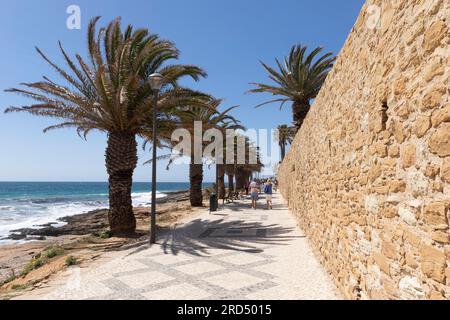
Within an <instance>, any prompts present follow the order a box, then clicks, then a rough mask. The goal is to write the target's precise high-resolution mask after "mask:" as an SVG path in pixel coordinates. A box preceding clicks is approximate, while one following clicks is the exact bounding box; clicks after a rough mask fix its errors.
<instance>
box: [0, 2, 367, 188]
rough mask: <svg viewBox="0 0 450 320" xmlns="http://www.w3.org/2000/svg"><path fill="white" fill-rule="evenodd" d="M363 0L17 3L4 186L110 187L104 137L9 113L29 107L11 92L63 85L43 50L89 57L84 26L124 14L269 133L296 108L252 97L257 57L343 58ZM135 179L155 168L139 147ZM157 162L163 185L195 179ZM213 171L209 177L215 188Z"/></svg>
mask: <svg viewBox="0 0 450 320" xmlns="http://www.w3.org/2000/svg"><path fill="white" fill-rule="evenodd" d="M363 3H364V1H363V0H338V1H336V0H245V1H244V0H220V1H219V0H191V1H185V0H172V1H167V0H151V1H148V0H147V1H143V0H142V1H138V0H128V1H123V0H121V1H116V0H95V1H87V0H70V1H65V0H64V1H62V0H40V1H33V0H28V1H25V0H15V1H8V5H6V4H3V7H2V10H0V36H1V37H0V38H1V39H2V43H3V45H2V50H0V89H1V90H2V91H1V92H0V111H1V113H0V150H2V154H1V155H0V181H106V180H107V175H106V171H105V168H104V150H105V146H106V138H105V135H104V134H101V133H94V134H91V135H90V136H89V137H88V141H87V142H85V141H84V140H82V139H80V138H79V137H78V136H77V134H76V133H75V132H74V131H73V130H70V129H66V130H58V131H52V132H49V133H47V134H43V133H42V129H43V128H44V127H46V126H48V125H50V124H52V123H54V121H52V120H49V119H43V118H37V117H32V116H30V115H27V114H12V115H11V114H9V115H5V114H3V110H4V108H6V107H8V106H10V105H21V104H27V102H28V101H27V100H25V99H24V98H21V97H19V96H16V95H12V94H9V93H4V92H3V89H6V88H9V87H13V86H17V84H18V83H20V82H33V81H37V80H40V79H41V77H42V76H43V75H47V76H50V77H51V78H52V79H57V77H56V75H55V74H54V73H53V72H52V70H50V68H49V67H48V65H46V63H45V62H44V61H42V59H41V58H40V57H39V56H38V55H37V54H36V53H35V51H34V46H38V47H39V48H41V49H42V50H43V51H44V52H45V53H47V55H48V56H49V57H51V58H52V59H53V60H54V61H56V62H62V60H61V56H60V54H59V51H58V46H57V44H58V40H61V41H62V43H63V45H64V47H65V48H66V50H67V51H68V52H70V53H72V54H74V53H80V54H82V55H83V56H85V54H86V25H87V23H88V21H89V20H90V18H91V17H93V16H96V15H100V16H102V19H101V22H100V23H101V24H106V23H108V22H109V21H110V20H111V19H113V18H115V17H117V16H121V17H122V21H123V24H124V25H125V24H128V23H131V24H133V25H134V26H136V27H145V28H148V29H150V30H151V31H152V32H155V33H158V34H159V35H160V36H161V37H163V38H167V39H170V40H172V41H174V42H175V43H176V45H177V47H178V48H179V49H180V50H181V59H180V62H181V63H189V64H196V65H199V66H201V67H203V68H204V69H205V70H206V71H207V72H208V75H209V76H208V78H207V79H204V80H202V81H201V82H199V83H193V82H191V81H188V82H186V83H185V84H186V85H190V86H192V87H194V88H196V89H200V90H202V91H205V92H208V93H211V94H213V95H215V96H216V97H219V98H223V99H225V104H224V106H225V107H226V106H232V105H240V108H239V109H238V110H236V111H235V112H234V115H235V116H236V117H238V118H239V119H240V120H241V121H242V123H243V124H244V125H245V126H246V127H248V128H256V129H259V128H267V129H271V128H274V127H276V126H277V125H278V124H283V123H290V122H291V113H290V109H289V107H286V108H285V109H284V110H283V111H279V109H278V106H277V105H269V106H266V107H263V108H260V109H255V108H254V106H255V105H257V104H259V103H261V102H263V101H264V99H265V98H267V96H264V95H249V94H245V91H247V90H248V89H250V88H251V86H250V85H249V83H250V82H267V80H266V79H267V76H266V74H265V72H264V70H263V69H262V67H261V65H260V64H259V60H262V61H264V62H266V63H269V64H273V62H274V58H275V57H282V56H284V55H286V54H287V53H288V52H289V49H290V47H291V46H292V45H293V44H296V43H302V44H305V45H308V46H309V47H310V48H313V47H316V46H323V47H325V50H327V51H332V52H334V53H338V52H339V50H340V49H341V47H342V45H343V44H344V42H345V40H346V38H347V35H348V33H349V32H350V30H351V28H352V26H353V24H354V22H355V20H356V18H357V16H358V14H359V11H360V10H361V7H362V5H363ZM73 4H74V5H78V6H79V7H80V8H81V19H82V29H81V30H69V29H67V28H66V20H67V18H68V16H69V15H68V14H67V13H66V9H67V7H68V6H69V5H73ZM139 157H140V163H139V165H138V168H137V169H136V172H135V180H136V181H149V180H150V167H149V166H143V165H142V162H143V161H144V160H147V159H148V158H149V154H148V153H146V152H143V151H141V150H140V152H139ZM165 165H166V162H163V163H161V164H160V165H159V170H158V175H159V177H158V180H159V181H174V182H175V181H187V179H188V174H187V172H188V171H187V167H186V166H175V167H172V169H171V170H170V171H166V170H165ZM213 176H214V171H213V170H206V172H205V180H207V181H213V179H214V178H213Z"/></svg>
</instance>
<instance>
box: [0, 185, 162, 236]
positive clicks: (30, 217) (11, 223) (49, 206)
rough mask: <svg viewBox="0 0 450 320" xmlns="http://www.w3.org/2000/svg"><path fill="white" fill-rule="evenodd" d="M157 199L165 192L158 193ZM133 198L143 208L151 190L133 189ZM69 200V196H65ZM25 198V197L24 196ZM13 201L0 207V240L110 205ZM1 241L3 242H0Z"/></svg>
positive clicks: (88, 201)
mask: <svg viewBox="0 0 450 320" xmlns="http://www.w3.org/2000/svg"><path fill="white" fill-rule="evenodd" d="M156 196H157V198H162V197H165V196H166V194H164V193H161V192H157V195H156ZM131 197H132V201H133V206H134V207H144V206H147V205H150V203H151V192H133V193H132V195H131ZM67 199H70V198H67ZM23 200H25V199H23ZM34 200H35V199H28V201H20V202H17V201H14V202H13V203H8V205H2V206H0V221H1V223H0V239H1V238H3V237H6V236H8V235H9V233H10V232H11V231H12V230H18V229H23V228H39V227H40V226H42V225H45V224H48V223H56V225H54V226H55V227H58V226H62V225H64V223H63V222H60V221H58V219H60V218H63V217H67V216H73V215H77V214H82V213H87V212H89V211H93V210H98V209H106V208H108V206H109V202H108V199H107V198H106V199H83V200H81V199H76V200H75V199H70V200H67V201H65V202H59V203H55V202H44V201H40V202H36V201H34ZM0 243H1V244H4V242H3V241H0Z"/></svg>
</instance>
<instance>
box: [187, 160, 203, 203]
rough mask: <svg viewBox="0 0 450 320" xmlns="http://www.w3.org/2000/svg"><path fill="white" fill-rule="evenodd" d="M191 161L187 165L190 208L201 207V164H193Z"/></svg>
mask: <svg viewBox="0 0 450 320" xmlns="http://www.w3.org/2000/svg"><path fill="white" fill-rule="evenodd" d="M192 159H193V158H192ZM193 161H194V160H192V162H191V164H190V165H189V181H190V190H189V199H190V201H191V206H193V207H201V206H203V191H202V184H203V164H195V163H193Z"/></svg>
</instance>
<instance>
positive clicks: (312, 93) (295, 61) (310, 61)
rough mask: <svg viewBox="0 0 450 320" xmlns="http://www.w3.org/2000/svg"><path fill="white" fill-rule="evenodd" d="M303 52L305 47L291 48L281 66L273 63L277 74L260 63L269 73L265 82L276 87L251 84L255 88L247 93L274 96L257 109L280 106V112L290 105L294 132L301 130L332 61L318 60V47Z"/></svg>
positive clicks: (327, 58) (328, 57) (325, 57)
mask: <svg viewBox="0 0 450 320" xmlns="http://www.w3.org/2000/svg"><path fill="white" fill-rule="evenodd" d="M307 50H308V48H307V47H306V46H301V45H295V46H293V47H292V49H291V52H290V54H289V56H288V57H285V58H284V64H282V63H281V62H280V61H279V60H278V59H275V61H276V63H277V67H278V71H277V70H275V69H273V68H271V67H270V66H268V65H267V64H265V63H264V62H261V64H262V65H263V67H264V69H266V71H267V72H268V73H269V79H271V80H272V81H274V82H275V83H276V84H275V85H267V84H262V83H252V85H254V86H255V87H256V88H254V89H252V90H249V92H250V93H261V92H267V93H271V94H273V95H274V96H278V98H276V99H272V100H270V101H267V102H264V103H262V104H260V105H258V106H257V107H260V106H263V105H266V104H270V103H274V102H280V103H281V105H280V108H282V107H283V105H284V104H285V103H286V102H288V101H291V102H292V103H293V104H292V112H293V120H294V125H295V126H296V128H297V129H299V128H300V127H301V125H302V123H303V120H304V119H305V117H306V115H307V113H308V111H309V108H310V101H311V99H314V98H316V96H317V94H318V93H319V91H320V89H321V87H322V85H323V83H324V82H325V79H326V77H327V75H328V72H329V71H330V69H331V68H332V67H333V63H334V61H335V59H336V58H335V57H333V54H332V53H331V52H329V53H326V54H324V55H322V56H321V57H318V55H319V54H320V53H321V52H322V50H323V48H321V47H318V48H316V49H314V50H313V51H312V52H310V53H309V54H307Z"/></svg>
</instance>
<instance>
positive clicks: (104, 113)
mask: <svg viewBox="0 0 450 320" xmlns="http://www.w3.org/2000/svg"><path fill="white" fill-rule="evenodd" d="M98 20H99V17H96V18H94V19H92V20H91V22H90V23H89V26H88V35H87V38H88V52H89V55H88V56H89V57H88V58H89V59H88V60H85V59H83V58H82V57H81V56H80V55H76V62H75V61H74V60H73V59H72V58H70V57H69V55H68V54H67V53H66V51H65V50H64V49H63V47H62V45H61V44H60V45H59V46H60V49H61V53H62V55H63V57H64V60H65V62H66V64H67V66H68V69H69V71H65V70H64V69H63V68H62V67H60V66H58V65H56V64H55V63H54V62H52V61H51V60H50V59H49V58H47V56H46V55H45V54H44V53H43V52H42V51H41V50H39V49H37V51H38V53H39V54H40V56H41V57H42V58H43V59H44V60H45V61H46V62H48V63H49V64H50V66H51V67H52V68H53V69H54V70H55V71H56V72H57V73H58V74H59V76H61V77H62V79H63V80H64V82H65V84H58V83H56V82H54V81H52V80H50V79H49V78H47V77H44V79H43V80H42V81H40V82H34V83H24V84H23V86H24V87H25V89H23V88H12V89H9V90H6V91H8V92H13V93H17V94H21V95H24V96H26V97H28V98H31V99H33V100H35V101H37V102H38V103H37V104H33V105H30V106H23V107H10V108H8V109H7V110H6V112H7V113H8V112H27V113H30V114H32V115H37V116H46V117H52V118H55V119H58V120H60V121H62V122H60V123H58V124H56V125H53V126H50V127H48V128H46V129H45V130H44V131H48V130H51V129H56V128H65V127H74V128H76V130H77V132H78V134H80V135H83V137H84V138H86V135H87V134H88V133H89V132H90V131H91V130H100V131H102V132H106V133H107V134H108V143H107V149H106V156H105V158H106V169H107V172H108V174H109V204H110V210H109V215H108V217H109V223H110V227H111V230H112V231H113V233H115V234H120V233H130V232H133V231H134V230H135V226H136V221H135V218H134V215H133V210H132V203H131V185H132V176H133V172H134V169H135V168H136V164H137V143H136V135H138V134H144V133H147V135H148V131H149V129H148V128H151V126H152V109H153V108H152V102H153V94H154V93H153V91H152V89H151V87H150V84H149V82H148V81H147V79H148V76H149V75H150V74H152V73H155V72H159V73H160V74H161V75H162V76H163V77H164V79H165V83H164V86H163V88H162V92H161V94H160V96H159V100H158V105H157V110H158V115H160V114H161V115H163V114H167V116H169V117H170V113H171V112H172V110H173V109H174V108H176V107H177V106H179V105H189V104H190V103H192V104H195V103H196V101H197V100H198V99H199V97H200V98H202V97H203V96H204V95H203V94H201V93H198V92H194V91H191V90H188V89H185V88H180V87H178V86H177V82H178V80H179V79H180V78H181V77H184V76H190V77H191V78H193V79H194V80H198V79H199V78H200V77H204V76H206V73H205V72H204V71H203V70H201V69H200V68H199V67H196V66H191V65H167V64H166V63H167V62H168V61H169V60H173V59H177V58H178V55H179V52H178V50H177V48H176V47H175V46H174V44H173V43H171V42H170V41H167V40H163V39H160V38H159V37H158V36H157V35H155V34H151V33H149V31H148V30H146V29H138V30H133V28H132V26H128V27H127V28H125V30H123V31H122V30H121V25H120V19H116V20H114V21H112V22H111V23H110V24H109V25H108V26H107V27H106V28H101V29H100V30H99V31H98V32H97V31H96V24H97V22H98ZM159 118H161V117H159Z"/></svg>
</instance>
